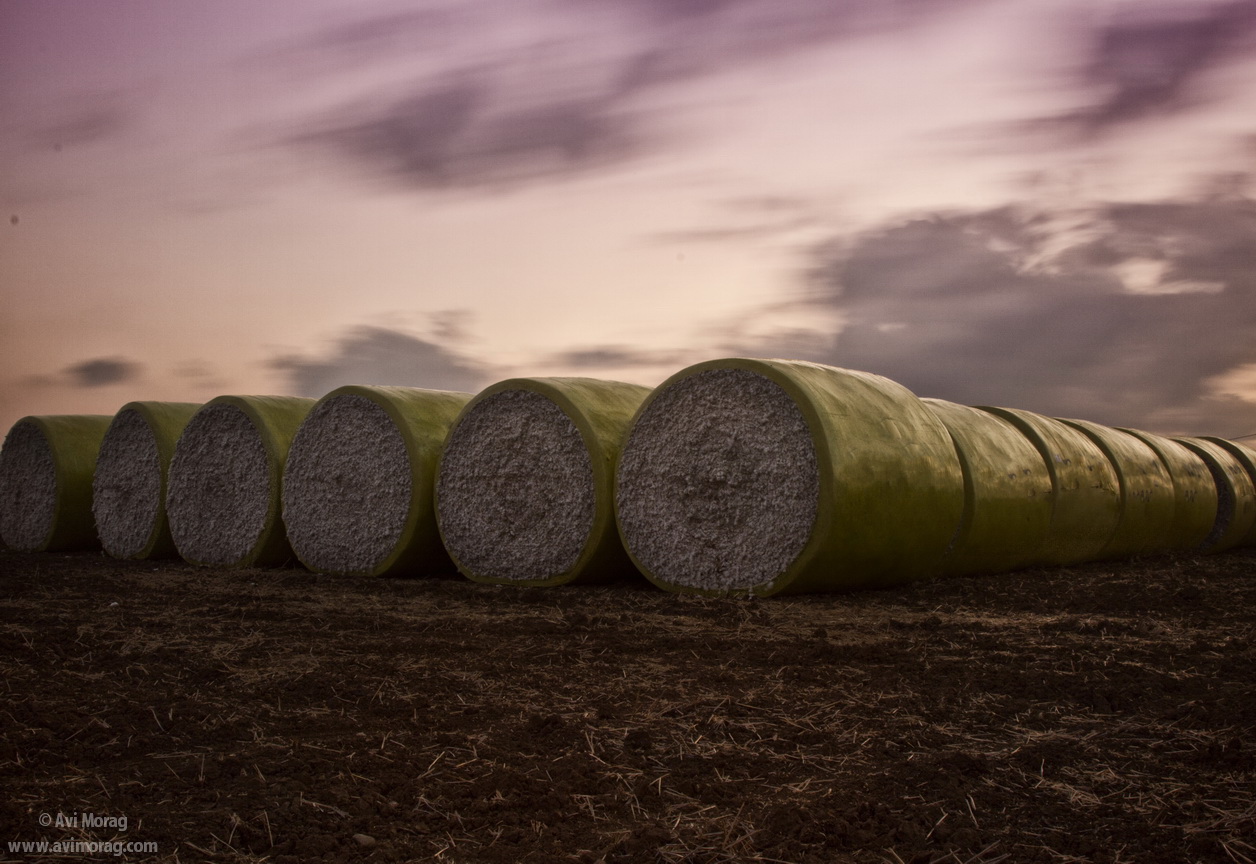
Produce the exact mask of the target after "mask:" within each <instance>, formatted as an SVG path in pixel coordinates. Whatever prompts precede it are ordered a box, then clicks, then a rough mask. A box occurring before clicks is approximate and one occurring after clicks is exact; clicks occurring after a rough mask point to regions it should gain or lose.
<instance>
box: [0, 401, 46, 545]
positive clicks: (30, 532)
mask: <svg viewBox="0 0 1256 864" xmlns="http://www.w3.org/2000/svg"><path fill="white" fill-rule="evenodd" d="M56 506H57V467H56V463H55V462H54V461H53V458H52V448H51V447H49V445H48V439H47V438H46V437H44V433H43V430H41V429H40V428H39V426H37V425H36V424H34V423H30V422H20V423H17V424H16V425H15V426H14V427H13V428H12V429H10V430H9V434H8V435H7V436H6V437H5V439H4V449H3V450H2V451H0V538H2V539H3V540H4V542H5V543H6V544H7V545H9V546H11V547H13V548H14V549H18V550H20V551H23V552H34V551H36V550H38V549H41V548H43V546H44V544H45V543H47V541H48V538H49V535H51V534H52V527H53V526H52V523H53V518H54V516H55V515H56Z"/></svg>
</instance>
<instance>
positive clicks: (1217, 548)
mask: <svg viewBox="0 0 1256 864" xmlns="http://www.w3.org/2000/svg"><path fill="white" fill-rule="evenodd" d="M1173 440H1174V441H1177V442H1178V443H1180V444H1182V445H1184V446H1186V447H1188V448H1189V449H1191V450H1193V451H1194V452H1195V453H1197V454H1198V455H1199V456H1200V457H1201V458H1202V459H1203V460H1204V464H1205V465H1207V466H1208V470H1209V471H1210V472H1212V479H1213V483H1215V484H1216V490H1217V492H1216V494H1217V520H1216V522H1215V523H1214V524H1213V528H1212V531H1211V532H1209V534H1208V536H1207V537H1206V538H1205V539H1204V542H1203V544H1202V545H1201V546H1200V550H1199V551H1201V552H1225V551H1226V550H1228V549H1233V548H1235V547H1236V546H1241V545H1243V543H1244V541H1245V540H1246V539H1247V537H1248V535H1249V534H1251V532H1252V530H1253V525H1254V524H1256V486H1253V483H1252V478H1251V476H1250V475H1249V474H1248V473H1247V470H1246V469H1245V468H1244V467H1243V464H1242V463H1241V462H1239V460H1238V459H1237V458H1236V457H1235V456H1234V455H1233V454H1232V453H1231V452H1230V451H1229V450H1227V449H1226V448H1225V447H1222V446H1221V445H1219V444H1216V443H1214V442H1212V441H1208V440H1206V439H1204V438H1174V439H1173Z"/></svg>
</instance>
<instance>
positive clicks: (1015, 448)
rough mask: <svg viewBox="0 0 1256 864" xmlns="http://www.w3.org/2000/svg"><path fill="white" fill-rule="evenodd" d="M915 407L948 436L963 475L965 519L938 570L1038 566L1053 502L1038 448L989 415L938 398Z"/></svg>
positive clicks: (995, 570)
mask: <svg viewBox="0 0 1256 864" xmlns="http://www.w3.org/2000/svg"><path fill="white" fill-rule="evenodd" d="M921 401H922V402H923V403H924V404H925V405H926V406H928V407H929V409H930V410H932V411H933V413H934V414H935V415H937V417H938V419H939V420H941V421H942V423H943V424H944V425H945V426H946V428H947V430H948V431H949V432H950V433H951V437H952V438H953V439H954V440H955V447H956V450H957V451H958V453H959V460H960V465H961V467H962V468H963V471H964V516H963V519H962V520H961V522H960V527H959V530H958V531H957V533H956V536H955V540H954V542H953V543H952V544H951V548H950V549H949V550H948V551H947V554H946V557H945V558H944V559H943V560H942V569H943V571H944V572H945V573H946V574H948V575H957V574H975V573H998V572H1002V571H1005V570H1014V569H1016V568H1018V567H1025V566H1029V565H1031V564H1037V563H1039V556H1040V554H1041V551H1042V545H1043V543H1044V542H1046V539H1047V532H1048V531H1049V530H1050V527H1051V511H1052V503H1053V496H1052V486H1051V474H1050V472H1048V471H1047V465H1046V462H1045V461H1044V460H1043V458H1042V454H1041V453H1039V452H1038V448H1036V447H1034V446H1033V445H1032V444H1031V443H1029V440H1028V439H1027V438H1026V437H1025V436H1024V435H1023V434H1022V433H1021V432H1020V430H1018V429H1017V428H1016V427H1015V426H1013V425H1012V424H1011V423H1009V422H1008V421H1006V420H1004V419H1003V418H1001V417H998V416H996V415H994V414H991V413H988V412H986V411H982V410H980V409H977V408H970V407H968V406H966V405H956V404H955V403H953V402H945V401H943V400H941V399H922V400H921Z"/></svg>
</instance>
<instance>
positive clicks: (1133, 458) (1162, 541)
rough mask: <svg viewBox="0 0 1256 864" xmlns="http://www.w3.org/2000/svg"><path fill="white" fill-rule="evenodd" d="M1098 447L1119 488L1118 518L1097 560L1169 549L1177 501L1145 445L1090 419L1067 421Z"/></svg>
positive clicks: (1161, 466) (1162, 468)
mask: <svg viewBox="0 0 1256 864" xmlns="http://www.w3.org/2000/svg"><path fill="white" fill-rule="evenodd" d="M1060 422H1061V423H1066V424H1068V425H1069V426H1072V427H1073V428H1074V429H1080V430H1081V431H1082V432H1084V433H1085V434H1086V435H1087V436H1089V437H1090V440H1091V441H1094V442H1095V444H1096V445H1098V447H1099V449H1100V450H1102V451H1103V453H1104V455H1105V456H1107V457H1108V461H1109V462H1111V463H1112V467H1113V470H1115V471H1116V476H1117V481H1118V483H1119V484H1120V495H1121V518H1120V519H1119V520H1118V521H1117V525H1116V530H1115V531H1113V533H1112V539H1111V540H1109V541H1108V545H1107V546H1105V547H1104V548H1103V550H1102V551H1100V553H1099V557H1100V558H1127V557H1130V556H1132V555H1146V554H1151V553H1155V552H1164V551H1166V550H1168V549H1171V548H1172V543H1173V517H1174V509H1175V506H1176V500H1175V496H1174V491H1173V478H1172V477H1171V476H1170V475H1169V470H1168V469H1167V468H1166V467H1165V464H1164V462H1163V461H1161V459H1160V457H1159V456H1158V455H1157V454H1156V451H1155V450H1152V449H1151V447H1149V446H1148V445H1147V444H1146V442H1144V441H1143V440H1141V439H1140V438H1137V437H1135V436H1133V435H1130V434H1129V433H1128V432H1123V431H1122V430H1120V429H1113V428H1111V427H1108V426H1101V425H1100V424H1098V423H1092V422H1090V421H1089V420H1065V419H1063V418H1060Z"/></svg>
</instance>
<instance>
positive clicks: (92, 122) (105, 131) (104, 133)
mask: <svg viewBox="0 0 1256 864" xmlns="http://www.w3.org/2000/svg"><path fill="white" fill-rule="evenodd" d="M132 120H133V118H132V115H131V113H130V111H128V110H127V109H126V108H124V107H123V105H122V103H121V100H120V99H116V98H110V97H102V98H101V99H100V100H99V102H93V103H89V104H81V105H77V106H75V107H72V108H71V109H70V110H68V111H67V112H66V113H64V114H62V115H61V116H60V117H58V118H56V119H54V120H52V121H51V122H49V123H47V124H45V125H43V126H40V127H39V128H37V129H35V130H34V131H33V132H32V133H31V137H30V145H31V146H32V147H35V148H36V149H39V150H44V149H53V150H60V149H62V148H63V147H79V146H86V145H89V144H95V143H98V142H100V141H104V140H107V139H109V138H112V137H114V136H116V135H118V134H120V133H122V132H123V131H125V130H126V129H128V128H129V127H130V126H131V124H132Z"/></svg>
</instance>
